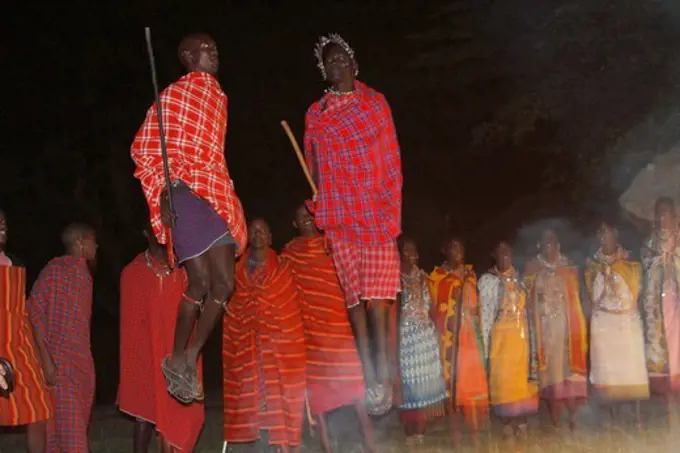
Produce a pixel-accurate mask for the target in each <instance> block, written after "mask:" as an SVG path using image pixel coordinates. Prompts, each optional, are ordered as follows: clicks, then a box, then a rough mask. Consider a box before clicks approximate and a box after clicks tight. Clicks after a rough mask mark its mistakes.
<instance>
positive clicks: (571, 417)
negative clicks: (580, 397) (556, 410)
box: [565, 398, 578, 431]
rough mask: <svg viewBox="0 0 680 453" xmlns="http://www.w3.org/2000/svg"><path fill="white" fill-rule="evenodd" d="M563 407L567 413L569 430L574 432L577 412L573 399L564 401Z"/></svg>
mask: <svg viewBox="0 0 680 453" xmlns="http://www.w3.org/2000/svg"><path fill="white" fill-rule="evenodd" d="M565 406H567V411H568V412H569V429H570V430H571V431H574V430H575V429H576V413H577V411H578V405H577V404H576V400H575V399H571V398H570V399H567V400H566V401H565Z"/></svg>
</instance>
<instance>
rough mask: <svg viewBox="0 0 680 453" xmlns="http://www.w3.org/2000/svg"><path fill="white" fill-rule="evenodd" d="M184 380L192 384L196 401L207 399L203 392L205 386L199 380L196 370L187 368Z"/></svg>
mask: <svg viewBox="0 0 680 453" xmlns="http://www.w3.org/2000/svg"><path fill="white" fill-rule="evenodd" d="M184 379H186V380H187V381H189V382H191V388H192V390H193V392H192V394H193V399H194V401H203V400H204V399H205V393H204V391H203V384H202V383H201V381H200V380H199V379H198V373H197V372H196V369H195V368H192V367H190V366H187V367H186V368H185V375H184Z"/></svg>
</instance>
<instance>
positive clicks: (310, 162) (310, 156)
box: [303, 113, 319, 188]
mask: <svg viewBox="0 0 680 453" xmlns="http://www.w3.org/2000/svg"><path fill="white" fill-rule="evenodd" d="M303 142H304V143H303V146H304V153H305V163H306V164H307V169H308V170H309V173H310V174H311V175H312V180H313V181H314V184H315V185H316V187H317V188H318V187H319V169H318V168H317V156H316V149H315V148H314V141H313V140H312V137H311V134H310V133H309V113H307V116H306V117H305V136H304V140H303Z"/></svg>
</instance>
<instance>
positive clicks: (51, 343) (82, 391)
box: [26, 224, 97, 453]
mask: <svg viewBox="0 0 680 453" xmlns="http://www.w3.org/2000/svg"><path fill="white" fill-rule="evenodd" d="M62 240H63V242H64V246H65V247H66V255H64V256H60V257H57V258H54V259H53V260H51V261H50V262H49V263H47V266H45V268H44V269H43V270H42V271H41V272H40V275H39V276H38V279H37V280H36V282H35V284H34V285H33V289H32V290H31V295H30V297H29V299H28V301H27V302H26V311H27V313H28V316H29V319H30V321H31V324H32V326H33V331H34V333H35V343H36V346H37V347H38V351H39V354H40V356H41V361H42V364H43V372H44V374H45V379H46V381H47V383H48V384H49V385H51V393H52V401H53V404H54V417H53V418H52V419H51V420H49V422H48V424H47V452H48V453H61V452H69V453H71V452H73V453H87V452H88V451H89V444H88V440H87V430H88V426H89V424H90V414H91V412H92V404H93V402H94V390H95V374H94V361H93V359H92V351H91V349H90V328H91V317H92V276H91V274H90V267H91V265H92V263H93V262H94V260H95V256H96V253H97V242H96V238H95V234H94V231H93V230H92V228H90V227H89V226H87V225H80V224H74V225H71V226H69V227H68V228H67V229H66V230H65V231H64V234H63V235H62Z"/></svg>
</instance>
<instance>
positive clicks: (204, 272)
mask: <svg viewBox="0 0 680 453" xmlns="http://www.w3.org/2000/svg"><path fill="white" fill-rule="evenodd" d="M185 268H186V271H187V277H188V280H189V284H188V286H187V290H186V291H185V292H184V294H185V295H186V298H183V299H182V303H181V304H180V306H179V309H178V314H177V324H176V325H175V343H174V345H173V349H172V358H171V364H170V365H171V366H173V367H176V365H177V364H179V363H182V362H184V360H186V358H185V357H184V353H185V350H186V347H187V344H188V343H189V338H190V337H191V332H192V331H193V330H194V325H195V324H196V318H197V317H198V311H199V310H198V308H199V306H198V304H200V303H202V302H203V300H204V299H205V297H206V295H207V294H208V289H209V288H210V266H209V261H208V257H207V255H206V254H203V255H201V256H198V257H196V258H194V259H191V260H189V261H187V263H186V265H185ZM187 299H188V300H187ZM192 301H193V302H195V303H192Z"/></svg>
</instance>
